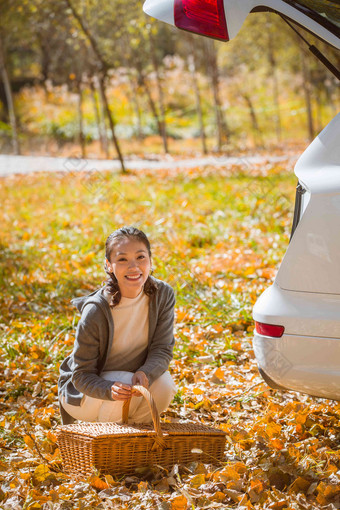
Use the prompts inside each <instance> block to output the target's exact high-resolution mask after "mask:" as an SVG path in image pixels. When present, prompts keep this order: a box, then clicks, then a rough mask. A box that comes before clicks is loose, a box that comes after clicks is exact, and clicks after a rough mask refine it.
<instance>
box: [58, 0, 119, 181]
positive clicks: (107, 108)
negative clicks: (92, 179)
mask: <svg viewBox="0 0 340 510" xmlns="http://www.w3.org/2000/svg"><path fill="white" fill-rule="evenodd" d="M65 1H66V3H67V5H68V6H69V8H70V9H71V11H72V14H73V16H74V17H75V18H76V20H77V21H78V23H79V25H80V27H81V29H82V31H83V33H84V34H85V36H86V37H87V40H88V41H89V43H90V44H91V48H92V50H93V52H94V53H95V55H96V56H97V58H98V61H99V63H100V67H101V72H102V76H101V77H100V79H99V86H100V90H101V95H102V98H103V105H104V110H105V112H106V114H107V118H108V120H109V125H110V129H111V133H112V140H113V143H114V145H115V148H116V151H117V155H118V158H119V161H120V164H121V168H122V172H123V173H126V169H125V165H124V159H123V155H122V153H121V150H120V147H119V142H118V138H117V137H116V134H115V121H114V119H113V114H112V112H111V109H110V105H109V102H108V100H107V96H106V90H105V83H104V81H105V77H106V75H107V70H108V69H109V67H110V66H109V65H108V63H107V62H106V61H105V59H104V57H103V55H102V54H101V53H100V51H99V48H98V46H97V41H96V40H95V39H94V37H93V35H92V34H91V32H90V30H89V29H88V27H87V26H86V25H85V23H84V20H83V19H82V18H81V16H80V15H79V13H78V12H77V11H76V9H75V8H74V6H73V4H72V1H71V0H65Z"/></svg>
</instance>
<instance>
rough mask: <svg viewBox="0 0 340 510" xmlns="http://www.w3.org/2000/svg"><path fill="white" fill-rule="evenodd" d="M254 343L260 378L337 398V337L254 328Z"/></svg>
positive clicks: (339, 341) (339, 375)
mask: <svg viewBox="0 0 340 510" xmlns="http://www.w3.org/2000/svg"><path fill="white" fill-rule="evenodd" d="M253 347H254V352H255V356H256V359H257V362H258V367H259V369H260V373H261V371H262V372H263V373H264V376H263V378H264V379H265V380H266V377H267V380H266V382H268V383H269V385H270V386H273V385H272V384H270V382H271V381H272V382H273V383H274V385H276V386H277V387H281V388H289V389H291V390H294V391H301V392H303V393H308V394H309V395H314V396H317V397H323V398H329V399H334V400H340V338H324V337H311V336H298V335H285V334H284V335H283V336H282V337H281V338H272V337H266V336H262V335H259V334H258V333H256V332H255V334H254V339H253Z"/></svg>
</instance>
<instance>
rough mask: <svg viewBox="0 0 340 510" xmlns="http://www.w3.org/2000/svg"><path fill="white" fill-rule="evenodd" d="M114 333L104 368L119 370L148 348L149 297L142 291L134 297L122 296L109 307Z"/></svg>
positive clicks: (132, 363)
mask: <svg viewBox="0 0 340 510" xmlns="http://www.w3.org/2000/svg"><path fill="white" fill-rule="evenodd" d="M111 313H112V318H113V323H114V334H113V343H112V348H111V351H110V353H109V355H108V358H107V361H106V363H105V367H104V370H105V371H111V370H121V369H122V368H121V367H122V366H124V367H126V364H127V363H131V366H134V364H135V363H134V360H135V359H136V358H138V357H139V356H140V355H141V354H142V353H143V352H145V356H146V354H147V348H148V334H149V297H148V296H147V295H146V294H144V292H143V291H141V292H140V294H139V295H138V296H137V297H136V298H126V297H122V298H121V300H120V303H119V304H118V305H117V306H115V307H114V308H111Z"/></svg>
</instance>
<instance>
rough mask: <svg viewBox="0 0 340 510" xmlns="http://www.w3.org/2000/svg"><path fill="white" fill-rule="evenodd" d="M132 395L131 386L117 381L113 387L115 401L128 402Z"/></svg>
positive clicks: (112, 392)
mask: <svg viewBox="0 0 340 510" xmlns="http://www.w3.org/2000/svg"><path fill="white" fill-rule="evenodd" d="M131 395H132V390H131V384H125V383H122V382H119V381H117V382H115V383H114V384H113V385H112V386H111V396H112V398H113V400H128V399H129V398H130V397H131Z"/></svg>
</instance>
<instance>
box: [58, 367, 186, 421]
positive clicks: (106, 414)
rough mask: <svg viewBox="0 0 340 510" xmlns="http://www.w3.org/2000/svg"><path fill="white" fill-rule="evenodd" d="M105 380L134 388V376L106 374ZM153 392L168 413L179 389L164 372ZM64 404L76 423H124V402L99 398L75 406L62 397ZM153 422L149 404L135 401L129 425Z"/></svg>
mask: <svg viewBox="0 0 340 510" xmlns="http://www.w3.org/2000/svg"><path fill="white" fill-rule="evenodd" d="M101 377H102V378H103V379H105V380H107V381H119V382H123V383H125V384H132V377H133V373H132V372H123V371H120V372H103V373H102V374H101ZM149 391H150V393H151V395H152V396H153V399H154V401H155V403H156V406H157V409H158V412H159V413H162V412H163V411H165V409H167V407H168V406H169V404H170V402H171V400H172V399H173V397H174V395H175V393H176V391H177V388H176V386H175V383H174V381H173V379H172V377H171V375H170V373H169V372H168V371H166V372H164V374H162V375H161V376H160V377H159V378H158V379H156V380H155V381H154V382H153V383H152V384H151V386H150V388H149ZM61 403H62V406H63V408H64V409H65V411H66V412H67V413H68V414H70V415H71V416H72V417H73V418H75V419H76V420H81V421H97V422H108V421H112V422H116V423H122V408H123V404H124V402H123V401H121V400H99V399H98V398H93V397H89V396H88V395H85V396H84V398H83V400H82V403H81V405H80V406H73V405H71V404H68V403H67V402H66V401H65V398H64V397H63V396H62V397H61ZM151 421H152V418H151V413H150V410H149V407H148V404H147V402H146V400H145V398H143V397H140V396H138V397H136V396H134V397H132V398H131V402H130V408H129V423H149V422H151Z"/></svg>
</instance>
